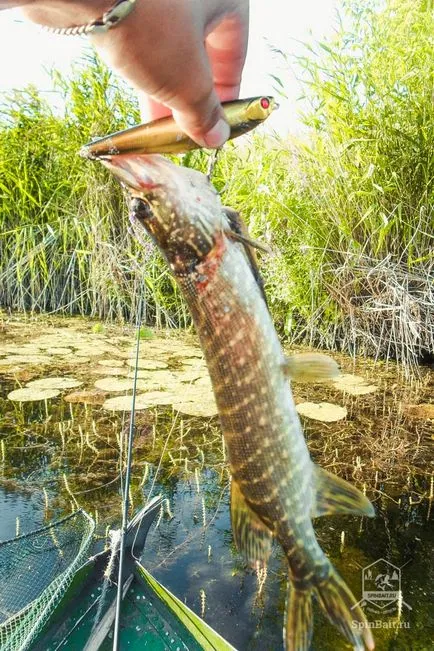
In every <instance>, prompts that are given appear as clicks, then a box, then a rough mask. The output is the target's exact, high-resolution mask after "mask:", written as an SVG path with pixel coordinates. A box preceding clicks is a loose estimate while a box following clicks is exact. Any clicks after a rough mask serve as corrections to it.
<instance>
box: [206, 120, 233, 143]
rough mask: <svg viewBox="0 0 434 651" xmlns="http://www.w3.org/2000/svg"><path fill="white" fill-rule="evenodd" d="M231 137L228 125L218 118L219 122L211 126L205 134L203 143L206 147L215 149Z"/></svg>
mask: <svg viewBox="0 0 434 651" xmlns="http://www.w3.org/2000/svg"><path fill="white" fill-rule="evenodd" d="M230 135H231V130H230V128H229V124H228V123H227V122H226V121H225V120H223V118H220V120H219V121H218V122H217V124H215V125H214V126H213V128H212V129H210V130H209V131H208V133H206V134H205V137H204V142H205V145H206V146H207V147H212V148H215V149H216V148H217V147H221V146H222V145H224V144H225V142H226V140H228V139H229V136H230Z"/></svg>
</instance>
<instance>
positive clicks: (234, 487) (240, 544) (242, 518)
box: [231, 480, 272, 567]
mask: <svg viewBox="0 0 434 651" xmlns="http://www.w3.org/2000/svg"><path fill="white" fill-rule="evenodd" d="M231 522H232V532H233V535H234V540H235V544H236V546H237V549H238V550H239V551H240V552H241V553H242V554H243V556H245V558H246V560H247V561H248V563H249V565H251V566H252V567H258V565H259V566H264V565H266V563H267V561H268V558H269V556H270V553H271V543H272V534H271V532H270V530H269V529H268V528H267V527H266V525H265V524H264V523H263V522H262V521H261V520H260V519H259V518H258V516H257V515H256V514H255V513H254V512H253V511H252V509H251V508H250V507H249V506H248V505H247V503H246V501H245V499H244V496H243V494H242V493H241V491H240V489H239V486H238V484H237V483H236V482H235V481H234V480H232V481H231Z"/></svg>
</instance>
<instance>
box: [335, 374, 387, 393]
mask: <svg viewBox="0 0 434 651" xmlns="http://www.w3.org/2000/svg"><path fill="white" fill-rule="evenodd" d="M333 385H334V386H335V387H336V389H340V390H341V391H344V393H348V394H350V395H352V396H363V395H366V394H368V393H375V391H378V388H379V387H377V386H376V385H375V384H368V381H367V380H366V379H365V378H364V377H362V376H361V375H352V374H351V373H344V374H342V375H340V376H339V377H337V378H336V379H335V380H333Z"/></svg>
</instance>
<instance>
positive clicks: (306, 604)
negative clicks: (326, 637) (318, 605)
mask: <svg viewBox="0 0 434 651" xmlns="http://www.w3.org/2000/svg"><path fill="white" fill-rule="evenodd" d="M312 633H313V618H312V591H311V590H303V591H301V590H297V589H296V588H295V587H294V586H292V584H291V579H290V580H289V583H288V594H287V596H286V616H285V626H284V629H283V638H284V641H285V650H286V651H309V649H310V643H311V641H312Z"/></svg>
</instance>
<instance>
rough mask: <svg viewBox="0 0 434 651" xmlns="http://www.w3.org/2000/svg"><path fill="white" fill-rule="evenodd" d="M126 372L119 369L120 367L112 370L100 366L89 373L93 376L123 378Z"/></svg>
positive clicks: (123, 369)
mask: <svg viewBox="0 0 434 651" xmlns="http://www.w3.org/2000/svg"><path fill="white" fill-rule="evenodd" d="M126 371H127V370H126V368H125V367H123V368H120V367H117V366H115V367H114V368H111V367H107V366H100V367H97V368H93V369H92V371H91V373H92V374H93V375H104V376H107V375H111V376H116V375H120V376H125V375H126Z"/></svg>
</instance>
